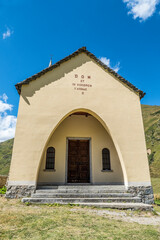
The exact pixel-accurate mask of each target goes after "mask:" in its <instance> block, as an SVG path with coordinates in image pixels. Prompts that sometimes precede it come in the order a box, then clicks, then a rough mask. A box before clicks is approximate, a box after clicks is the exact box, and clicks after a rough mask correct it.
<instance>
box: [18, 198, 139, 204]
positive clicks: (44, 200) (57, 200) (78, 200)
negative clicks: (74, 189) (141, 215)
mask: <svg viewBox="0 0 160 240" xmlns="http://www.w3.org/2000/svg"><path fill="white" fill-rule="evenodd" d="M22 202H30V203H42V204H43V203H60V204H66V203H76V204H77V203H82V202H83V203H108V202H112V203H113V202H117V203H121V202H123V203H135V202H136V203H140V202H141V199H140V198H48V197H46V198H23V199H22Z"/></svg>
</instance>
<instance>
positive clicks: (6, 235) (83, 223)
mask: <svg viewBox="0 0 160 240" xmlns="http://www.w3.org/2000/svg"><path fill="white" fill-rule="evenodd" d="M0 210H1V215H0V216H1V217H0V239H1V240H7V239H21V240H22V239H25V240H27V239H29V240H31V239H34V240H41V239H42V240H43V239H55V240H62V239H65V240H77V239H79V240H83V239H84V240H87V239H90V240H98V239H99V240H100V239H101V240H102V239H110V240H123V239H124V240H126V239H127V240H137V239H141V240H149V239H152V240H158V239H160V227H159V226H152V225H140V224H138V223H130V222H125V221H122V220H116V219H112V218H110V217H108V215H105V214H102V215H98V214H97V213H96V212H91V211H89V208H84V209H82V208H79V207H71V206H63V207H62V206H51V207H50V206H49V205H40V206H38V205H36V206H35V205H30V206H26V205H24V204H22V203H21V202H20V201H19V200H13V199H10V201H8V200H7V199H5V198H0ZM133 214H134V213H131V216H132V215H133ZM143 214H145V213H143ZM150 214H151V213H150ZM150 216H152V215H150Z"/></svg>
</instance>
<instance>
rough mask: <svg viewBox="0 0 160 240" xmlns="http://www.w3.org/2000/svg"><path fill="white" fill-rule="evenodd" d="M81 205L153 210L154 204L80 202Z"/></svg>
mask: <svg viewBox="0 0 160 240" xmlns="http://www.w3.org/2000/svg"><path fill="white" fill-rule="evenodd" d="M79 206H87V207H97V208H110V209H119V210H127V209H130V210H144V211H153V206H152V205H150V204H144V203H115V202H114V203H79Z"/></svg>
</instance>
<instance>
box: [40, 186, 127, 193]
mask: <svg viewBox="0 0 160 240" xmlns="http://www.w3.org/2000/svg"><path fill="white" fill-rule="evenodd" d="M37 189H38V190H48V189H50V190H51V189H52V190H56V189H57V190H60V191H61V190H63V191H64V190H82V191H88V190H91V191H94V190H96V191H97V190H105V191H108V190H109V191H122V192H124V191H126V189H125V186H123V185H87V184H85V185H84V184H83V185H82V184H79V185H75V184H74V185H58V186H56V185H46V186H44V185H43V186H38V187H37Z"/></svg>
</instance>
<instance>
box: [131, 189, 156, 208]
mask: <svg viewBox="0 0 160 240" xmlns="http://www.w3.org/2000/svg"><path fill="white" fill-rule="evenodd" d="M128 192H129V193H132V194H134V196H137V197H141V199H142V202H143V203H147V204H154V196H153V189H152V186H136V187H135V186H130V187H128Z"/></svg>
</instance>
